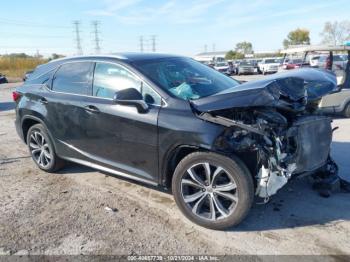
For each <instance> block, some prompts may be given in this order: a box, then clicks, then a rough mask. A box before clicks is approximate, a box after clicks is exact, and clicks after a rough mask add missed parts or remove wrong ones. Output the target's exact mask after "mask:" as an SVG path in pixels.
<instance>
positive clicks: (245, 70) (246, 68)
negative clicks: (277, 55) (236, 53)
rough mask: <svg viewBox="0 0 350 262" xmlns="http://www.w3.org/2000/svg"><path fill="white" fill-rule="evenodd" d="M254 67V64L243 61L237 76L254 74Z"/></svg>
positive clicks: (238, 67)
mask: <svg viewBox="0 0 350 262" xmlns="http://www.w3.org/2000/svg"><path fill="white" fill-rule="evenodd" d="M254 69H255V68H254V65H253V64H252V63H249V62H246V61H242V62H240V63H239V64H238V66H237V75H242V74H254V71H255V70H254Z"/></svg>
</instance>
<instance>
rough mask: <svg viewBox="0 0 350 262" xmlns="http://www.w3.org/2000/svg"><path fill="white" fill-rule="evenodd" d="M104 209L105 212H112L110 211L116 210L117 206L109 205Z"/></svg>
mask: <svg viewBox="0 0 350 262" xmlns="http://www.w3.org/2000/svg"><path fill="white" fill-rule="evenodd" d="M105 210H106V211H107V212H112V213H115V212H118V209H117V208H114V207H109V206H106V207H105Z"/></svg>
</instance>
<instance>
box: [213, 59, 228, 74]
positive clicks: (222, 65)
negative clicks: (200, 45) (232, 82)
mask: <svg viewBox="0 0 350 262" xmlns="http://www.w3.org/2000/svg"><path fill="white" fill-rule="evenodd" d="M214 69H215V70H216V71H219V72H220V73H223V74H225V75H230V74H231V72H230V67H229V65H228V63H227V62H217V63H215V65H214Z"/></svg>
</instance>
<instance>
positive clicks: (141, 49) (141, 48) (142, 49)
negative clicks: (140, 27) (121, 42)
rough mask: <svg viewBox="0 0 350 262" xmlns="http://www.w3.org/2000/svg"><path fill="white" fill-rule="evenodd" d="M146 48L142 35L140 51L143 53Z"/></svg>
mask: <svg viewBox="0 0 350 262" xmlns="http://www.w3.org/2000/svg"><path fill="white" fill-rule="evenodd" d="M143 51H144V48H143V36H140V52H141V53H143Z"/></svg>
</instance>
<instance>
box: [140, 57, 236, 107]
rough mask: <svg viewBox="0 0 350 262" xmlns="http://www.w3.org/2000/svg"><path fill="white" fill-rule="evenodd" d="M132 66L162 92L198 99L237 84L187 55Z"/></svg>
mask: <svg viewBox="0 0 350 262" xmlns="http://www.w3.org/2000/svg"><path fill="white" fill-rule="evenodd" d="M133 65H134V66H135V67H136V68H137V69H138V70H139V71H140V72H141V73H143V74H144V75H145V76H147V77H148V78H149V79H150V80H151V81H152V82H154V83H155V84H156V85H158V86H159V87H160V88H162V89H163V90H165V91H166V92H168V93H170V94H172V95H174V96H176V97H178V98H181V99H184V100H190V99H199V98H202V97H206V96H211V95H214V94H216V93H219V92H222V91H224V90H226V89H229V88H232V87H234V86H237V85H239V82H237V81H235V80H233V79H232V78H230V77H227V76H225V75H224V74H222V73H220V72H218V71H216V70H214V69H212V68H210V67H208V66H205V65H203V64H201V63H199V62H197V61H194V60H193V59H190V58H182V57H179V58H162V59H152V60H144V61H136V62H134V63H133Z"/></svg>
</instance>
